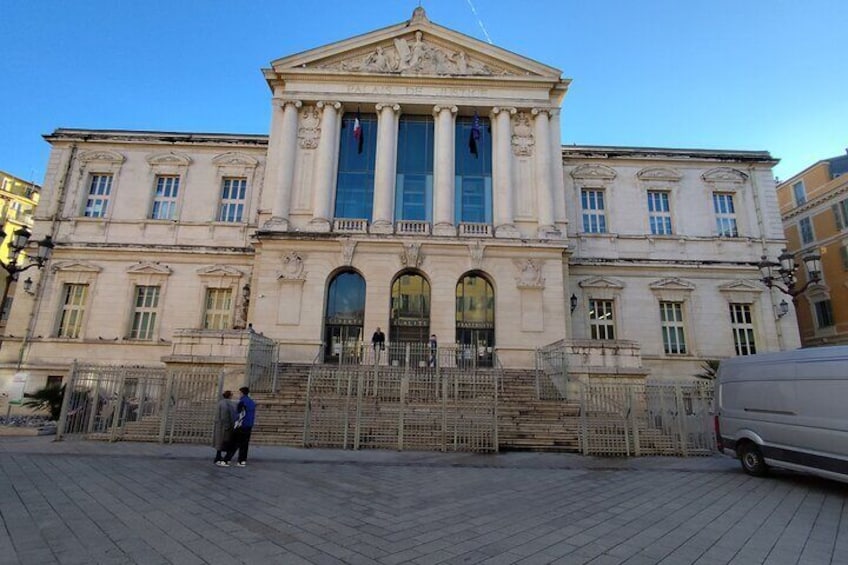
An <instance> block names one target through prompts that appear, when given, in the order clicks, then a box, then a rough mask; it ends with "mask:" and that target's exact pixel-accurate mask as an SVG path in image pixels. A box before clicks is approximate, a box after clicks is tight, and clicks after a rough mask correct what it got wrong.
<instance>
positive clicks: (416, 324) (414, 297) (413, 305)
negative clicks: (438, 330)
mask: <svg viewBox="0 0 848 565" xmlns="http://www.w3.org/2000/svg"><path fill="white" fill-rule="evenodd" d="M429 337H430V281H428V280H427V279H426V278H424V276H423V275H421V274H419V273H416V272H414V271H408V272H405V273H401V274H400V275H399V276H398V277H397V278H396V279H395V280H394V282H392V303H391V319H390V320H389V341H390V342H392V343H401V342H415V343H426V342H427V339H428V338H429Z"/></svg>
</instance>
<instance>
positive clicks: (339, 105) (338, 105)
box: [315, 100, 342, 111]
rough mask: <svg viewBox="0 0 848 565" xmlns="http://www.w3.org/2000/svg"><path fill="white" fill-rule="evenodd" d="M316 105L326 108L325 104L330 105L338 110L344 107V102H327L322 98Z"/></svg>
mask: <svg viewBox="0 0 848 565" xmlns="http://www.w3.org/2000/svg"><path fill="white" fill-rule="evenodd" d="M315 105H316V106H318V107H319V108H324V107H325V106H329V107H332V108H335V109H336V111H338V110H341V109H342V103H341V102H333V101H329V102H326V101H323V100H322V101H319V102H318V103H316V104H315Z"/></svg>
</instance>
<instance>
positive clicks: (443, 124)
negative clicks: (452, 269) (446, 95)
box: [433, 106, 458, 235]
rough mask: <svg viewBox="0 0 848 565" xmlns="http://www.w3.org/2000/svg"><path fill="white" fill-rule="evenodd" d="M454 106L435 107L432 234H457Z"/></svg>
mask: <svg viewBox="0 0 848 565" xmlns="http://www.w3.org/2000/svg"><path fill="white" fill-rule="evenodd" d="M457 110H458V108H457V107H456V106H434V107H433V117H434V118H435V132H434V134H435V135H434V136H433V137H434V138H435V144H436V146H435V147H434V151H433V156H434V158H435V159H434V163H433V180H434V183H433V184H434V186H433V233H434V234H435V235H456V227H455V226H454V223H453V222H454V189H455V186H454V185H455V182H454V179H455V177H456V155H455V138H456V125H455V122H454V119H455V116H456V112H457Z"/></svg>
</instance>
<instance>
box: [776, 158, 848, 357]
mask: <svg viewBox="0 0 848 565" xmlns="http://www.w3.org/2000/svg"><path fill="white" fill-rule="evenodd" d="M777 196H778V202H779V203H780V215H781V218H782V220H783V227H784V230H785V232H786V239H787V241H788V245H787V249H788V250H789V252H790V253H792V254H793V255H795V256H796V257H803V256H804V255H806V254H808V253H811V252H816V253H818V254H820V255H821V264H822V274H821V277H822V279H821V281H820V282H819V283H817V284H813V285H810V287H808V289H807V290H806V291H805V292H804V293H803V294H802V295H801V296H799V297H797V299H796V306H797V309H798V326H799V330H800V334H801V342H802V343H803V345H804V346H805V347H807V346H816V345H834V344H845V343H848V152H846V154H845V155H841V156H838V157H833V158H831V159H823V160H821V161H819V162H817V163H815V164H813V165H811V166H809V167H807V168H806V169H804V170H803V171H801V172H800V173H798V174H797V175H795V176H793V177H792V178H790V179H788V180H786V181H784V182H782V183H780V184H779V185H778V187H777ZM801 270H802V271H803V269H801ZM807 278H808V277H807V273H805V272H801V273H800V280H801V282H802V283H804V282H806V280H807Z"/></svg>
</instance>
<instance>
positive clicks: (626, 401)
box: [580, 381, 715, 456]
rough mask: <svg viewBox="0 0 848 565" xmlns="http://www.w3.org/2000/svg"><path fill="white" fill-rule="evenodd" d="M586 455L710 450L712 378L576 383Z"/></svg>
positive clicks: (702, 452)
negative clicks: (680, 380) (578, 390)
mask: <svg viewBox="0 0 848 565" xmlns="http://www.w3.org/2000/svg"><path fill="white" fill-rule="evenodd" d="M580 406H581V409H580V444H581V449H582V451H583V453H584V454H586V455H637V456H638V455H708V454H710V453H712V452H713V450H714V449H715V447H714V446H715V432H714V430H713V383H712V381H700V382H681V383H663V382H647V383H638V384H636V383H610V382H590V383H582V384H581V385H580Z"/></svg>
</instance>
